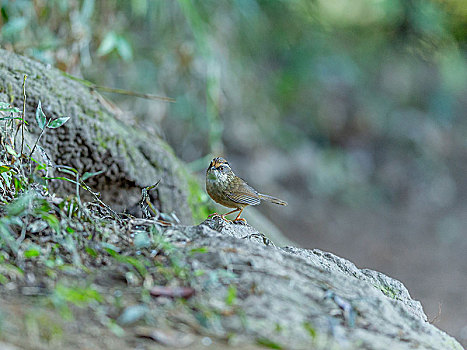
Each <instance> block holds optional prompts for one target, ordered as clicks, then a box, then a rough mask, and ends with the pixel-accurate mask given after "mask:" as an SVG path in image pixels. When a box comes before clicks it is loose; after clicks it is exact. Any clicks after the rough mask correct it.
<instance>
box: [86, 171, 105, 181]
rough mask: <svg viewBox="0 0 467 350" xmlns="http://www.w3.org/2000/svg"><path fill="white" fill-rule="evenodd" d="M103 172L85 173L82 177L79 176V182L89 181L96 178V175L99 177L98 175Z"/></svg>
mask: <svg viewBox="0 0 467 350" xmlns="http://www.w3.org/2000/svg"><path fill="white" fill-rule="evenodd" d="M103 172H104V170H100V171H96V172H95V173H88V172H85V173H84V174H83V176H81V180H82V181H86V180H87V179H89V178H90V177H92V176H96V175H99V174H102V173H103Z"/></svg>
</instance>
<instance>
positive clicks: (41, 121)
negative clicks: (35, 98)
mask: <svg viewBox="0 0 467 350" xmlns="http://www.w3.org/2000/svg"><path fill="white" fill-rule="evenodd" d="M36 122H37V125H39V128H40V129H41V130H44V127H45V124H46V123H47V117H46V116H45V114H44V112H43V111H42V105H41V101H40V100H39V104H38V105H37V109H36Z"/></svg>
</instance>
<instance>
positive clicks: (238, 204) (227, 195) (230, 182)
mask: <svg viewBox="0 0 467 350" xmlns="http://www.w3.org/2000/svg"><path fill="white" fill-rule="evenodd" d="M206 190H207V192H208V194H209V196H210V197H211V198H212V199H213V200H214V201H216V202H217V203H219V204H221V205H223V206H225V207H228V208H235V209H234V210H232V211H230V212H228V213H227V214H224V215H221V216H222V218H223V219H225V216H226V215H229V214H232V213H235V212H237V211H239V213H238V215H237V217H236V218H235V220H243V221H245V219H240V214H241V213H242V211H243V209H245V207H247V206H249V205H258V204H260V203H261V200H265V201H268V202H272V203H275V204H279V205H287V202H285V201H283V200H281V199H279V198H275V197H272V196H268V195H266V194H262V193H258V191H256V190H255V189H254V188H253V187H251V186H249V185H248V184H247V183H246V181H245V180H243V179H241V178H239V177H238V176H236V175H235V174H234V172H233V171H232V169H231V168H230V165H229V163H228V162H227V161H226V160H225V159H224V158H222V157H217V158H214V159H213V160H212V161H211V164H210V165H209V168H208V170H207V171H206ZM215 214H216V213H215ZM215 214H212V215H215Z"/></svg>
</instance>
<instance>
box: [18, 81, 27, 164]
mask: <svg viewBox="0 0 467 350" xmlns="http://www.w3.org/2000/svg"><path fill="white" fill-rule="evenodd" d="M27 77H28V76H27V75H26V74H25V75H24V78H23V120H22V121H21V152H20V158H21V157H22V156H23V145H24V123H26V119H25V118H26V79H27Z"/></svg>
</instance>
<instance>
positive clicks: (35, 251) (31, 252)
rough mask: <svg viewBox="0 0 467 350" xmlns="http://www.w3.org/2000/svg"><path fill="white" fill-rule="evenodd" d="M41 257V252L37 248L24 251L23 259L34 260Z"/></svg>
mask: <svg viewBox="0 0 467 350" xmlns="http://www.w3.org/2000/svg"><path fill="white" fill-rule="evenodd" d="M40 255H41V252H40V250H39V249H37V248H30V249H28V250H25V251H24V257H25V258H26V259H30V258H35V257H38V256H40Z"/></svg>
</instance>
